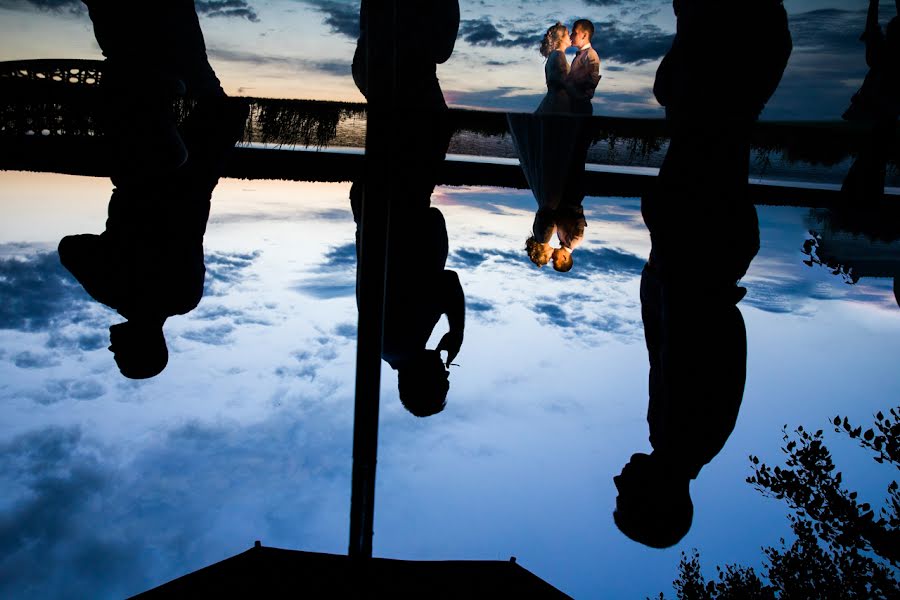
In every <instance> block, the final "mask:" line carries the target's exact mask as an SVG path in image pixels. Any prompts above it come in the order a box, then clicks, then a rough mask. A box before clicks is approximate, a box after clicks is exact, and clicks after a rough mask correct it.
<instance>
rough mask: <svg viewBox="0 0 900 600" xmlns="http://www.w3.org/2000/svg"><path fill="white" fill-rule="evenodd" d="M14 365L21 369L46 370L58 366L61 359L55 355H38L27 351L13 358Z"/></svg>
mask: <svg viewBox="0 0 900 600" xmlns="http://www.w3.org/2000/svg"><path fill="white" fill-rule="evenodd" d="M13 364H15V365H16V366H17V367H19V368H20V369H46V368H47V367H55V366H56V365H58V364H59V359H58V358H57V357H56V356H55V355H54V354H37V353H34V352H30V351H28V350H26V351H24V352H19V353H18V354H16V355H15V356H14V357H13Z"/></svg>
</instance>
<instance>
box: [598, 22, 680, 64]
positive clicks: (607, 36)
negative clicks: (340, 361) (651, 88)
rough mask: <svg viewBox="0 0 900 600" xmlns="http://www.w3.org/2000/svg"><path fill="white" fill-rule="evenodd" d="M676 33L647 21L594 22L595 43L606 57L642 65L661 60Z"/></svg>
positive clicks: (603, 57)
mask: <svg viewBox="0 0 900 600" xmlns="http://www.w3.org/2000/svg"><path fill="white" fill-rule="evenodd" d="M674 37H675V34H674V33H672V32H668V31H663V30H662V29H660V27H659V26H657V25H654V24H652V23H647V22H646V21H640V22H637V23H624V22H622V21H618V20H616V19H611V20H609V21H600V22H598V23H595V31H594V38H593V39H594V42H593V43H592V45H593V46H594V47H595V48H596V49H597V52H598V53H599V54H600V56H601V58H602V59H603V60H613V61H615V62H618V63H629V64H635V65H641V64H644V63H647V62H650V61H654V60H657V59H660V58H662V57H663V55H665V53H666V52H668V51H669V48H671V47H672V39H673V38H674Z"/></svg>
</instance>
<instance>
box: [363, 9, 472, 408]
mask: <svg viewBox="0 0 900 600" xmlns="http://www.w3.org/2000/svg"><path fill="white" fill-rule="evenodd" d="M398 19H399V20H400V22H401V23H402V25H401V26H400V30H401V31H404V32H407V31H425V30H428V31H429V32H430V36H429V37H428V39H427V41H426V42H425V44H424V45H423V46H422V47H421V48H419V51H417V52H402V53H401V54H400V55H399V58H398V60H399V64H398V65H397V78H396V80H395V81H393V82H391V81H388V80H380V81H375V80H372V79H371V74H372V73H374V72H376V71H375V69H372V68H370V57H373V56H374V57H376V58H374V59H372V60H373V61H375V60H379V58H378V57H379V56H382V55H383V56H387V55H389V54H390V51H391V50H390V46H388V43H389V44H393V42H394V41H393V40H386V39H385V38H384V37H383V36H382V37H380V38H379V37H378V36H377V35H371V36H370V32H369V30H368V27H369V18H368V3H367V2H363V3H362V5H361V7H360V37H359V40H358V43H357V49H356V54H355V55H354V59H353V79H354V81H355V82H356V85H357V87H358V88H359V90H360V92H362V93H363V95H364V96H366V98H367V99H369V101H370V103H371V104H372V105H373V106H374V107H375V108H374V110H373V112H374V114H373V118H374V120H375V122H374V124H373V127H372V128H371V129H370V131H369V134H368V138H367V141H366V154H367V160H368V161H369V165H370V167H369V168H367V169H366V172H365V176H364V178H363V179H361V180H357V181H355V182H354V184H353V187H352V188H351V190H350V202H351V207H352V210H353V218H354V221H355V223H356V240H357V257H358V258H359V259H360V260H359V262H360V266H359V267H358V272H359V275H358V278H357V282H358V283H357V298H358V301H359V303H360V304H362V299H363V297H364V294H365V292H367V291H368V290H364V289H362V288H363V287H364V286H374V285H375V284H376V283H378V282H376V281H375V280H374V279H373V278H372V275H370V274H369V272H367V270H366V269H365V268H364V267H363V258H364V255H363V251H364V250H365V248H366V247H365V246H363V244H362V242H363V240H364V237H365V235H366V233H367V231H368V233H369V234H370V236H377V235H378V231H377V228H379V227H382V226H386V228H387V239H386V245H387V253H386V256H385V257H384V259H383V264H384V265H385V273H384V308H383V334H382V340H381V356H382V358H383V359H384V360H385V361H386V362H387V363H388V364H389V365H390V366H391V368H393V369H394V370H396V371H397V384H398V389H399V395H400V401H401V402H402V403H403V406H405V407H406V409H407V410H409V411H410V412H411V413H412V414H414V415H416V416H419V417H426V416H430V415H433V414H436V413H438V412H441V411H442V410H443V409H444V406H445V404H446V397H447V392H448V390H449V387H450V383H449V372H448V370H447V369H449V367H450V364H451V363H452V361H453V360H454V359H455V358H456V355H457V354H459V351H460V348H461V346H462V342H463V335H464V329H465V296H464V293H463V290H462V286H461V284H460V281H459V277H458V276H457V274H456V272H454V271H451V270H448V269H446V268H445V266H446V263H447V256H448V252H449V242H448V235H447V226H446V223H445V220H444V216H443V214H441V211H440V210H439V209H437V208H435V207H433V206H431V196H432V194H433V192H434V187H435V185H436V183H437V180H438V173H439V169H440V167H441V164H442V163H443V161H444V158H445V156H446V154H447V148H448V146H449V144H450V136H451V134H452V129H451V125H450V120H449V115H448V110H447V104H446V102H445V101H444V96H443V93H442V91H441V88H440V84H439V83H438V79H437V65H438V64H440V63H443V62H445V61H447V59H449V58H450V55H451V54H452V52H453V47H454V45H455V42H456V35H457V31H458V29H459V5H458V3H457V2H456V1H455V0H450V1H444V2H438V3H433V4H428V5H421V6H418V5H416V6H405V7H403V8H402V9H401V10H400V11H399V13H398ZM381 60H383V59H381ZM382 73H384V74H385V75H387V74H388V73H389V72H385V71H383V72H382ZM392 83H393V85H392ZM379 109H380V110H381V111H383V112H375V111H378V110H379ZM385 154H387V156H385ZM378 161H381V162H380V163H379V162H378ZM373 164H380V165H381V168H379V169H373V168H371V165H373ZM392 175H393V176H392ZM367 211H368V212H369V215H368V219H367V218H366V217H367V215H366V214H365V213H366V212H367ZM375 211H379V214H380V211H385V212H386V213H387V215H386V216H387V220H386V222H385V224H384V225H381V224H380V222H379V221H378V220H376V219H375V217H376V216H378V215H376V213H375ZM366 223H368V225H366ZM372 239H376V238H375V237H373V238H372ZM368 248H369V250H368V252H370V253H371V252H373V251H374V252H378V249H376V247H375V245H370V246H368ZM371 264H373V265H374V264H375V263H374V262H373V263H371ZM362 310H363V308H362V306H361V311H362ZM444 315H446V316H447V320H448V323H449V327H450V330H449V331H448V332H447V333H446V334H445V335H444V336H443V337H442V338H441V340H440V342H438V344H437V346H436V347H435V348H434V349H428V348H427V347H426V346H427V343H428V340H429V338H430V337H431V334H432V331H433V330H434V328H435V326H436V325H437V323H438V321H439V320H440V319H441V317H442V316H444ZM379 317H380V316H379ZM361 322H362V320H361ZM361 327H362V325H361ZM441 352H446V353H447V358H446V359H443V358H442V357H441Z"/></svg>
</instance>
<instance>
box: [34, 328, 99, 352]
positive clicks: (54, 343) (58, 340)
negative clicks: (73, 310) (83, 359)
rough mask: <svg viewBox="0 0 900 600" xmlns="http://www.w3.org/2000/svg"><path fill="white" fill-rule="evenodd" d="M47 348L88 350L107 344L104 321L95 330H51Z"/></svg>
mask: <svg viewBox="0 0 900 600" xmlns="http://www.w3.org/2000/svg"><path fill="white" fill-rule="evenodd" d="M46 345H47V348H51V349H54V350H81V351H83V352H90V351H92V350H99V349H100V348H104V347H106V346H108V345H109V334H108V330H107V327H106V323H105V321H104V323H103V324H102V325H98V327H97V329H96V330H95V331H88V332H79V333H74V334H73V333H70V332H68V331H58V330H57V331H51V332H50V339H48V340H47V344H46Z"/></svg>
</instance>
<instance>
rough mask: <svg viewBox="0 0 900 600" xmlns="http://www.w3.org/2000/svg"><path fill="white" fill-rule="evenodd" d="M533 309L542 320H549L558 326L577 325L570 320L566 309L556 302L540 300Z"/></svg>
mask: <svg viewBox="0 0 900 600" xmlns="http://www.w3.org/2000/svg"><path fill="white" fill-rule="evenodd" d="M531 310H532V311H534V312H535V313H536V314H537V315H538V317H539V318H541V320H544V321H547V322H549V323H551V324H552V325H556V326H557V327H563V328H568V327H574V326H575V324H574V323H573V322H572V321H570V320H569V317H568V315H567V314H566V311H565V310H563V309H562V308H560V307H559V306H558V305H556V304H550V303H549V302H538V303H537V304H535V305H534V306H533V307H532V308H531Z"/></svg>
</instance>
